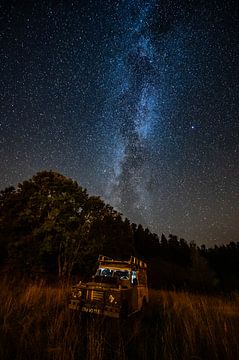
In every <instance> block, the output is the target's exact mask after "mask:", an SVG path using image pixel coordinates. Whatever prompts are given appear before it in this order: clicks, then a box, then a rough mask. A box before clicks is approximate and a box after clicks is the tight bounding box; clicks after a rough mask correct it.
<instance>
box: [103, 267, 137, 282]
mask: <svg viewBox="0 0 239 360" xmlns="http://www.w3.org/2000/svg"><path fill="white" fill-rule="evenodd" d="M96 275H97V276H107V277H117V278H119V279H126V280H129V278H130V272H129V271H128V270H115V269H108V268H105V269H102V268H101V269H98V270H97V272H96Z"/></svg>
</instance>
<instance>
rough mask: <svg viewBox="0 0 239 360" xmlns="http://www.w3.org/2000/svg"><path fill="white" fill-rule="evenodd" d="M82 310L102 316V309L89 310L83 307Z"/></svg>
mask: <svg viewBox="0 0 239 360" xmlns="http://www.w3.org/2000/svg"><path fill="white" fill-rule="evenodd" d="M81 310H82V311H85V312H88V313H91V314H100V309H94V308H88V307H86V306H82V309H81Z"/></svg>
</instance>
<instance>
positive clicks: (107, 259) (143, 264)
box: [98, 255, 147, 269]
mask: <svg viewBox="0 0 239 360" xmlns="http://www.w3.org/2000/svg"><path fill="white" fill-rule="evenodd" d="M98 261H99V262H115V263H117V262H118V263H125V264H129V265H135V266H136V267H138V268H144V269H147V264H146V262H144V261H142V260H140V259H138V258H136V257H135V256H131V257H130V259H129V260H128V261H125V260H114V259H112V258H110V257H108V256H105V255H99V257H98Z"/></svg>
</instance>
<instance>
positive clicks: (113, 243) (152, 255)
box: [0, 171, 239, 291]
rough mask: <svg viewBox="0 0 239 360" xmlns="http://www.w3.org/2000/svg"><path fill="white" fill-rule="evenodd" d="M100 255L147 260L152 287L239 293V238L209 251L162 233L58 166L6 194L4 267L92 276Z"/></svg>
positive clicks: (0, 213) (0, 232) (1, 233)
mask: <svg viewBox="0 0 239 360" xmlns="http://www.w3.org/2000/svg"><path fill="white" fill-rule="evenodd" d="M99 254H104V255H107V256H110V257H113V258H119V259H128V258H129V257H130V256H131V255H134V256H137V257H140V258H142V259H144V260H146V261H147V262H148V265H149V282H150V285H151V286H152V287H154V288H177V289H179V288H181V289H193V290H200V291H202V290H206V291H209V290H212V291H214V290H223V291H232V290H236V289H237V290H239V242H237V243H234V242H231V243H230V244H228V245H222V246H215V247H214V248H209V249H208V248H206V247H205V246H201V247H198V246H196V245H195V244H194V243H187V242H186V241H185V240H184V239H182V238H178V237H177V236H175V235H172V234H170V235H169V236H168V237H166V236H165V235H164V234H162V235H161V237H160V238H159V236H158V235H157V234H154V233H152V232H150V231H149V229H147V228H143V226H142V225H141V224H139V225H137V224H134V223H131V222H130V221H129V220H128V219H127V218H123V217H122V214H120V213H119V212H117V211H116V210H114V209H113V207H112V206H110V205H109V204H105V203H104V201H103V200H102V199H101V198H100V197H97V196H90V195H89V194H88V193H87V191H86V189H83V188H82V187H81V186H79V185H78V183H77V182H76V181H73V180H72V179H70V178H66V177H65V176H63V175H61V174H59V173H56V172H53V171H43V172H39V173H37V174H36V175H34V176H33V177H32V178H31V179H30V180H27V181H24V182H23V183H21V184H19V185H18V186H17V188H14V187H8V188H6V189H5V190H2V191H1V192H0V262H1V264H2V267H4V268H5V269H6V268H7V269H9V271H11V269H14V271H15V273H16V272H18V273H25V274H28V275H32V276H35V275H36V276H37V275H39V274H40V275H41V274H42V275H43V274H53V275H54V276H55V277H58V278H69V277H70V276H72V275H75V274H79V275H80V276H81V277H88V276H89V275H91V274H92V273H93V272H94V270H95V267H96V262H97V258H98V255H99Z"/></svg>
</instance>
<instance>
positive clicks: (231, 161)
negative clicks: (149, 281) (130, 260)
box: [0, 0, 239, 246]
mask: <svg viewBox="0 0 239 360" xmlns="http://www.w3.org/2000/svg"><path fill="white" fill-rule="evenodd" d="M0 24H1V25H0V29H1V30H0V42H1V46H0V108H1V115H0V164H1V165H0V166H1V177H0V188H2V189H3V188H5V187H7V186H9V185H14V186H16V185H17V183H19V182H21V181H23V180H25V179H28V178H30V177H31V176H32V175H34V174H35V173H36V172H37V171H41V170H50V169H52V170H55V171H58V172H60V173H62V174H64V175H66V176H68V177H71V178H73V179H75V180H77V181H78V183H79V184H80V185H81V186H83V187H85V188H87V190H88V192H89V193H90V194H92V195H93V194H95V195H100V196H101V197H102V198H103V199H104V200H105V201H107V202H109V203H110V204H111V205H113V206H114V207H115V208H116V209H117V210H119V211H120V212H121V213H123V214H124V216H127V217H128V218H129V219H130V220H131V221H133V222H136V223H142V224H143V225H144V226H147V227H149V229H150V230H151V231H153V232H156V233H158V234H161V233H162V232H164V233H165V234H166V235H168V234H169V233H173V234H177V235H178V236H180V237H184V238H185V239H186V240H187V241H195V242H196V243H197V244H199V245H200V244H202V243H205V244H206V245H207V246H214V245H215V244H222V243H228V242H229V241H239V235H238V234H239V111H238V104H239V60H238V59H239V42H238V33H239V9H238V4H237V1H222V0H221V1H218V0H210V1H204V0H197V1H194V0H190V1H184V0H181V1H174V0H148V1H147V0H144V1H143V0H84V1H83V0H81V1H61V0H59V1H44V0H42V1H30V2H24V1H10V0H8V1H3V2H1V5H0Z"/></svg>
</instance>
